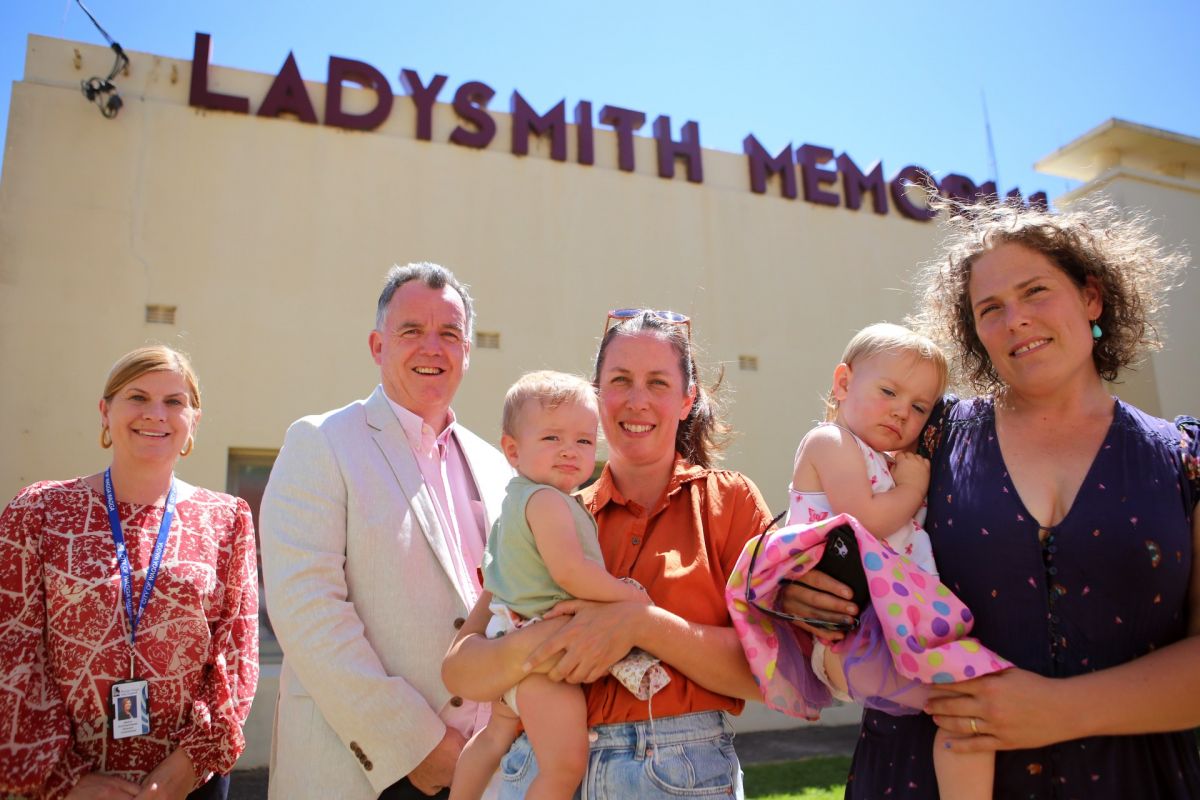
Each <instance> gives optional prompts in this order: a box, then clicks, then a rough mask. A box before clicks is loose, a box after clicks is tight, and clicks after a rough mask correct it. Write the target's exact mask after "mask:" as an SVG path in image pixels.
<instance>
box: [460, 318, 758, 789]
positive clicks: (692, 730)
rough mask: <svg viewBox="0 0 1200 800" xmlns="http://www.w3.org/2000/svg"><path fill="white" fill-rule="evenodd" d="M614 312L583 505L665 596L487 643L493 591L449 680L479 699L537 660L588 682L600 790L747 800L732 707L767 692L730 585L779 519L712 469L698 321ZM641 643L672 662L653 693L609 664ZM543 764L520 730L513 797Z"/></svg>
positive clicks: (736, 479) (713, 426)
mask: <svg viewBox="0 0 1200 800" xmlns="http://www.w3.org/2000/svg"><path fill="white" fill-rule="evenodd" d="M614 321H615V323H616V324H613V325H612V326H611V327H607V329H606V331H605V334H604V338H603V339H602V340H601V344H600V350H599V352H598V353H597V356H596V372H595V383H596V386H597V389H598V392H599V399H600V420H601V424H602V426H603V429H604V434H605V437H606V438H607V440H608V443H609V462H608V464H607V465H606V466H605V468H604V472H603V473H602V474H601V476H600V479H599V480H598V481H597V482H596V483H595V484H593V485H592V486H590V487H588V488H587V489H586V490H584V492H583V499H584V503H585V504H586V505H587V507H588V510H589V511H591V512H592V514H593V515H595V517H596V521H597V524H598V526H599V536H600V547H601V550H602V551H603V554H604V561H605V565H606V566H607V567H608V570H609V572H611V573H612V574H613V575H616V576H617V577H629V578H633V579H634V580H637V581H638V582H639V583H641V584H642V585H643V586H645V587H646V590H647V592H648V593H649V595H650V598H651V599H652V600H653V601H654V605H653V606H646V605H644V604H639V603H632V602H630V603H604V604H597V603H589V602H587V601H581V600H571V601H567V602H565V603H562V604H560V606H559V607H557V608H556V609H555V610H554V611H552V612H551V613H550V614H549V615H547V616H548V618H550V617H560V619H558V620H557V621H555V620H552V619H548V621H547V622H544V623H539V624H538V625H533V626H529V627H527V628H523V629H522V630H521V631H518V632H517V633H515V634H511V635H509V636H505V637H503V638H502V639H494V640H487V639H485V638H484V637H483V636H482V635H480V634H482V632H483V630H484V628H485V626H486V622H487V618H488V616H489V614H490V612H489V611H488V609H487V604H488V601H489V599H490V598H489V597H488V596H487V595H486V594H485V595H484V597H483V598H482V599H481V600H480V603H479V605H477V606H476V608H475V610H474V611H473V612H472V615H471V618H470V619H469V620H468V621H467V624H466V625H464V626H463V628H462V630H461V631H460V634H459V638H458V639H457V640H456V642H455V644H454V646H453V647H452V648H451V651H450V653H449V654H447V658H446V662H445V664H444V666H443V677H444V679H445V680H446V685H447V686H448V687H449V688H450V689H451V691H453V692H455V693H456V694H461V695H463V696H466V697H470V698H473V699H478V700H481V701H482V700H493V699H495V698H497V697H499V696H500V695H501V694H502V693H503V692H504V691H505V690H506V689H508V688H509V687H510V686H513V685H515V684H516V683H517V682H518V681H520V679H521V678H522V677H523V676H524V675H525V670H524V669H523V665H525V664H529V665H533V666H534V667H535V668H539V669H548V674H549V675H550V677H552V678H554V679H557V680H566V681H570V682H572V683H586V684H589V685H588V686H587V702H588V725H589V727H590V729H591V730H590V734H589V737H588V738H589V741H590V755H589V763H588V770H587V775H586V777H585V779H584V783H585V786H586V796H588V797H638V798H654V797H672V796H677V795H678V794H680V793H683V794H689V795H691V794H708V793H712V794H723V795H726V796H730V795H732V796H734V797H738V798H740V797H742V778H741V768H740V766H739V764H738V761H737V756H736V755H735V754H734V751H733V746H732V739H733V735H732V729H731V727H730V725H729V723H728V721H727V720H726V718H725V715H726V713H730V712H731V713H734V714H736V713H740V712H741V710H742V707H743V706H744V705H745V701H744V699H743V698H757V697H758V696H759V694H758V689H757V687H756V685H755V683H754V678H753V677H752V675H751V673H750V670H749V667H748V666H747V664H746V659H745V656H744V655H743V653H742V650H741V647H740V645H739V644H738V639H737V636H736V634H735V633H734V631H733V628H732V627H731V622H730V619H729V613H728V611H727V609H726V606H725V581H726V579H727V578H728V576H729V573H730V571H731V570H732V569H733V566H734V564H735V563H736V561H737V558H738V556H739V554H740V553H741V551H742V547H743V545H744V544H745V543H746V540H748V539H749V538H751V537H752V536H754V535H756V534H758V533H760V532H761V531H763V530H764V529H765V528H766V527H767V526H768V525H770V522H771V515H770V512H769V511H768V510H767V505H766V503H765V502H764V501H763V499H762V496H761V495H760V494H759V492H758V489H757V488H756V487H755V486H754V484H753V483H751V482H750V480H749V479H747V478H746V477H745V476H743V475H741V474H739V473H736V472H732V471H728V470H719V469H714V468H713V467H712V464H713V462H714V461H715V459H716V457H717V454H718V452H719V449H720V445H721V440H722V438H723V434H724V433H725V430H726V428H725V426H724V424H723V423H722V422H721V421H720V419H719V417H718V414H717V409H716V406H715V404H714V402H713V399H712V398H711V396H710V395H709V394H708V393H707V392H705V390H704V388H703V387H702V386H701V385H700V382H699V371H698V369H697V367H696V364H695V361H694V360H693V357H692V344H691V323H690V321H689V320H688V319H687V318H686V317H684V316H683V315H681V314H676V313H674V312H668V311H643V310H633V309H627V310H621V311H614V312H610V314H609V319H608V323H609V324H611V323H613V322H614ZM633 647H640V648H641V649H643V650H645V651H647V652H649V653H650V654H651V655H654V656H656V657H658V658H660V659H661V660H662V662H663V664H664V665H665V666H666V667H667V670H668V673H669V674H670V678H671V680H670V682H669V683H668V684H667V685H666V687H665V688H663V689H662V690H661V691H659V692H658V693H657V694H655V695H654V696H653V698H652V699H651V700H650V701H641V700H637V699H636V698H635V697H634V696H633V695H632V694H631V693H630V692H629V691H628V690H626V689H625V688H624V687H622V686H621V685H620V684H619V683H618V682H617V680H616V679H615V678H613V677H611V676H609V675H608V672H607V670H608V667H609V666H611V665H612V664H614V663H615V662H616V661H618V660H619V659H620V658H622V657H623V656H624V655H625V654H626V653H628V652H629V650H630V649H632V648H633ZM555 659H557V663H555ZM651 703H652V704H653V708H651ZM651 711H653V719H652V720H651ZM536 769H537V764H536V759H535V758H534V756H533V753H532V749H531V748H530V746H529V742H528V740H527V739H526V738H525V737H524V736H522V737H521V738H520V739H518V740H517V743H516V744H514V745H513V747H512V749H511V750H510V751H509V753H508V755H507V756H506V757H505V758H504V760H503V762H502V764H501V773H502V777H503V785H502V788H501V793H500V797H501V798H502V800H504V799H505V798H517V797H522V796H523V795H524V791H525V788H526V787H527V786H528V785H529V783H530V781H531V780H532V778H533V776H534V775H535V774H536Z"/></svg>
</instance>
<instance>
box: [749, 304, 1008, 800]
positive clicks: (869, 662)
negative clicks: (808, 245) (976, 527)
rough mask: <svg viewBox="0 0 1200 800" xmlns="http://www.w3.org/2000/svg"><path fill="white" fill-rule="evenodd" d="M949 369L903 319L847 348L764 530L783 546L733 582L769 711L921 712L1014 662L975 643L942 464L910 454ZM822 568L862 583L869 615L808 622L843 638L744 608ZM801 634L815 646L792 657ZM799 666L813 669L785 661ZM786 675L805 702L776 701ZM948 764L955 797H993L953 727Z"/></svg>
mask: <svg viewBox="0 0 1200 800" xmlns="http://www.w3.org/2000/svg"><path fill="white" fill-rule="evenodd" d="M947 373H948V368H947V364H946V359H945V357H944V356H943V355H942V353H941V351H940V350H939V349H938V348H937V346H936V345H935V344H934V343H933V342H931V341H930V340H928V339H927V338H925V337H923V336H920V335H918V334H916V333H914V332H912V331H910V330H908V329H907V328H903V327H901V326H899V325H889V324H886V323H881V324H876V325H871V326H869V327H867V328H865V329H863V330H862V331H860V332H859V333H858V334H856V335H855V336H854V338H853V339H851V341H850V343H849V345H847V347H846V350H845V352H844V353H843V355H842V359H841V362H840V363H839V364H838V365H837V367H836V369H835V370H834V373H833V387H832V389H831V390H830V392H829V395H828V397H827V399H826V406H827V410H826V418H825V421H824V422H822V423H820V424H818V425H817V426H816V427H815V428H813V429H812V430H811V431H809V432H808V433H807V434H806V435H805V436H804V438H803V439H802V440H801V441H800V445H799V448H798V449H797V451H796V461H795V470H794V473H793V475H792V482H791V486H790V487H789V493H788V494H789V508H788V527H785V528H783V529H781V530H779V531H774V532H771V533H769V534H764V536H763V537H762V539H763V541H770V544H767V545H766V546H765V548H764V547H763V542H761V541H760V542H755V541H752V542H751V543H749V544H748V545H747V547H746V552H745V553H743V556H742V560H741V561H740V562H739V564H738V569H737V570H736V571H735V574H734V577H733V578H731V580H730V584H729V588H730V593H729V598H730V603H731V609H732V610H733V616H734V623H735V628H737V629H738V632H739V634H741V636H742V642H743V646H744V647H746V648H747V655H748V656H749V660H750V662H751V667H752V669H753V670H754V671H755V674H756V677H758V678H759V683H760V687H762V688H763V690H764V696H765V698H766V699H767V702H768V705H773V707H779V708H781V710H784V711H787V712H789V713H793V714H800V715H804V716H815V714H816V713H817V711H818V710H819V708H820V707H821V706H823V705H827V704H828V703H829V702H830V701H829V697H828V695H829V694H832V696H833V697H836V698H838V699H840V700H844V701H856V702H859V703H862V704H863V705H865V706H867V707H869V708H875V709H879V710H882V711H886V712H887V713H890V714H901V715H903V714H915V713H917V712H919V711H920V710H921V709H922V708H923V706H924V704H925V701H926V699H927V698H928V696H929V690H928V687H929V685H930V684H931V683H941V682H947V683H949V682H953V681H956V680H963V679H966V678H968V677H975V676H979V675H983V674H987V673H989V672H994V671H997V670H999V669H1004V668H1006V667H1007V666H1009V664H1008V663H1007V662H1006V661H1004V660H1003V659H1001V658H999V657H998V656H996V655H995V654H993V653H990V652H989V651H987V650H986V649H985V648H983V647H982V646H980V645H979V644H978V642H977V641H975V640H973V639H969V638H967V637H966V636H965V634H966V632H967V631H969V630H970V627H971V623H972V622H973V619H972V617H971V615H970V612H969V611H968V610H967V609H966V607H965V606H963V605H962V603H961V602H960V601H958V599H957V598H955V597H954V596H953V594H952V593H951V592H950V590H949V589H948V588H946V587H945V586H943V585H942V584H941V583H940V582H938V581H937V567H936V565H935V563H934V559H933V551H932V548H931V546H930V541H929V536H928V534H927V533H926V532H925V531H924V529H923V528H922V527H921V521H922V519H923V517H924V512H925V508H924V506H925V495H926V492H927V491H928V488H929V462H928V461H927V460H926V459H924V458H922V457H921V456H918V455H916V454H915V453H912V452H909V451H910V450H911V449H912V448H913V446H914V445H915V443H916V441H917V438H918V437H919V436H920V434H921V431H922V430H923V429H924V427H925V423H926V422H927V421H928V419H929V415H930V412H932V410H933V406H934V404H935V403H936V402H937V400H938V398H939V397H940V396H941V395H942V393H943V392H944V391H945V388H946V383H947ZM818 547H819V549H817V548H818ZM760 549H762V550H763V552H762V553H761V554H759V552H758V551H759V550H760ZM756 558H757V563H758V565H759V566H754V564H755V559H756ZM813 568H816V569H820V570H822V571H825V572H826V573H828V574H831V575H832V576H833V577H835V578H837V579H838V580H841V581H842V582H843V583H846V584H847V585H849V586H851V588H852V589H855V600H854V602H855V604H856V605H858V607H859V617H858V618H857V619H850V618H846V619H845V620H843V621H840V622H828V621H825V620H821V619H812V618H806V619H804V620H802V621H803V622H805V623H807V624H808V625H809V626H810V627H815V628H818V629H824V630H829V631H837V632H840V633H843V634H844V637H843V638H842V639H841V640H840V641H837V642H825V641H822V640H821V639H820V638H819V637H812V638H811V640H809V639H808V637H807V634H806V633H804V631H802V630H801V629H798V628H795V627H792V626H787V627H788V628H790V630H789V631H787V635H786V636H783V635H779V634H780V633H781V632H780V631H779V630H778V629H777V628H774V627H772V625H773V623H771V622H770V621H769V620H767V619H765V618H763V617H762V616H761V615H760V616H753V615H754V614H756V613H757V611H758V610H761V609H762V608H763V606H762V605H761V603H760V604H759V605H757V606H754V607H751V606H750V605H749V604H748V603H747V602H746V601H743V600H742V597H741V594H742V593H743V592H745V597H746V599H747V600H749V599H750V598H752V597H753V598H756V599H757V601H762V600H763V599H764V598H765V597H767V596H768V592H767V588H768V587H767V586H766V584H767V583H768V582H771V583H773V588H777V586H778V584H779V583H786V582H787V581H789V580H793V579H795V578H796V577H799V575H801V574H803V572H806V571H807V570H809V569H813ZM835 570H837V571H835ZM856 586H857V587H860V588H855V587H856ZM764 629H770V631H771V634H772V635H771V636H770V637H768V638H769V639H770V641H771V642H772V644H773V648H774V649H772V650H771V653H772V658H771V660H770V661H769V662H764V660H763V656H762V653H763V652H765V650H766V649H768V648H763V647H762V644H763V642H764V639H763V638H762V636H761V634H760V633H759V632H760V631H762V630H764ZM797 635H798V636H799V637H801V638H803V640H804V644H803V645H801V646H799V647H793V648H792V649H790V650H789V649H787V645H794V644H795V643H796V642H795V638H796V636H797ZM781 639H785V640H786V641H785V642H784V645H781V644H780V640H781ZM797 658H801V659H805V660H807V661H808V662H809V663H808V664H806V665H805V664H802V665H797V664H795V663H785V662H788V661H795V660H796V659H797ZM809 666H811V671H809V669H808V667H809ZM784 675H787V676H789V677H787V678H783V677H781V676H784ZM811 676H815V677H816V679H818V680H819V681H820V683H821V684H824V686H819V685H817V684H816V682H815V681H812V679H811ZM780 680H790V681H793V682H794V683H795V684H796V687H795V692H796V695H797V696H796V698H795V699H794V702H792V703H789V704H787V705H782V704H779V703H772V700H771V695H772V694H775V695H776V696H778V692H777V691H775V690H773V689H769V688H768V686H769V685H770V684H771V682H772V681H775V682H779V681H780ZM826 688H827V689H828V691H826ZM934 765H935V768H936V771H937V777H938V786H939V791H940V794H941V796H942V797H947V798H955V800H959V798H968V800H969V799H970V798H990V797H991V795H992V778H993V772H994V766H995V761H994V757H993V756H992V755H991V754H989V753H978V754H963V753H961V752H957V751H953V750H951V749H950V748H949V747H947V743H946V734H944V732H943V731H941V730H940V729H939V731H938V738H937V739H936V741H935V752H934Z"/></svg>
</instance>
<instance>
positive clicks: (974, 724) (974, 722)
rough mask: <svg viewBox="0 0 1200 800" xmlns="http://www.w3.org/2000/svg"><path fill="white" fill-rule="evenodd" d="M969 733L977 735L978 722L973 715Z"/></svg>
mask: <svg viewBox="0 0 1200 800" xmlns="http://www.w3.org/2000/svg"><path fill="white" fill-rule="evenodd" d="M971 734H972V735H974V736H978V735H979V723H978V721H977V720H976V719H975V718H974V717H971Z"/></svg>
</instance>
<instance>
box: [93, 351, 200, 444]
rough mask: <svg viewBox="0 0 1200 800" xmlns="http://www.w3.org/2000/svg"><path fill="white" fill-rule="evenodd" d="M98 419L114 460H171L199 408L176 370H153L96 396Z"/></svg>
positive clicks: (188, 433) (193, 427)
mask: <svg viewBox="0 0 1200 800" xmlns="http://www.w3.org/2000/svg"><path fill="white" fill-rule="evenodd" d="M100 421H101V423H102V424H103V425H105V426H106V427H108V429H109V433H110V435H111V436H112V446H113V457H114V460H117V459H122V460H124V459H132V460H133V461H135V462H144V463H158V464H164V463H167V462H170V463H171V464H174V462H175V460H176V459H178V458H179V453H180V451H181V450H183V449H184V448H185V447H186V446H187V439H188V437H189V436H191V435H193V434H194V433H195V431H196V424H197V423H198V422H199V421H200V411H199V410H198V409H196V408H194V407H193V406H192V400H191V393H190V391H189V388H188V383H187V381H186V380H185V379H184V377H183V376H182V375H180V374H179V373H178V372H173V371H171V370H154V371H153V372H144V373H142V374H141V375H139V376H137V377H136V378H133V379H132V380H130V381H129V382H128V383H126V384H125V385H124V386H121V387H120V388H119V389H117V391H116V392H115V393H114V394H113V396H112V397H111V398H109V399H102V400H101V401H100Z"/></svg>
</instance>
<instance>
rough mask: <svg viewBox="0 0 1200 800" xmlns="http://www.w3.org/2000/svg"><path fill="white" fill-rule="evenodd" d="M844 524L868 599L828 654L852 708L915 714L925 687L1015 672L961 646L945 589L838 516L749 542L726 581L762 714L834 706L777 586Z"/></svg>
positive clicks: (958, 621) (956, 613)
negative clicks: (781, 605) (838, 667)
mask: <svg viewBox="0 0 1200 800" xmlns="http://www.w3.org/2000/svg"><path fill="white" fill-rule="evenodd" d="M843 524H846V525H849V526H850V527H851V528H852V529H853V531H854V538H855V541H857V543H858V549H859V553H860V560H861V562H862V567H863V571H864V572H865V573H866V578H867V586H868V588H869V590H870V602H869V604H868V606H867V608H866V609H863V610H862V613H861V615H860V619H859V626H858V628H857V629H856V630H854V631H852V632H850V633H848V634H847V635H846V637H845V638H844V639H842V640H841V641H840V642H838V643H836V644H833V645H831V649H832V650H833V652H835V653H837V654H839V655H840V656H841V658H842V661H843V666H844V671H845V673H846V680H847V683H848V685H849V689H850V691H849V694H850V696H851V698H852V699H853V700H855V701H856V702H859V703H862V704H863V705H865V706H867V707H868V708H874V709H878V710H880V711H884V712H887V713H889V714H897V715H903V714H915V713H917V712H919V711H920V710H921V709H922V708H923V707H924V705H925V701H926V700H927V699H928V697H929V686H930V685H931V684H939V683H952V682H955V681H961V680H966V679H968V678H974V677H979V676H981V675H987V674H989V673H992V672H997V671H999V670H1002V669H1007V668H1008V667H1011V666H1012V664H1010V663H1009V662H1008V661H1006V660H1005V659H1003V658H1001V657H1000V656H998V655H996V654H995V653H993V652H991V651H990V650H988V649H987V648H985V647H983V646H982V645H981V644H980V643H979V641H978V640H976V639H973V638H970V637H968V636H967V634H968V633H969V632H970V630H971V627H972V625H973V624H974V618H973V617H972V616H971V612H970V610H968V609H967V607H966V606H965V605H964V604H963V602H962V601H961V600H959V599H958V598H957V597H956V596H955V595H954V593H953V592H951V591H950V589H949V588H947V587H946V586H945V584H943V583H942V582H941V581H939V580H938V579H937V578H936V577H934V576H933V575H930V574H929V573H927V572H924V571H923V570H922V569H921V568H920V567H918V566H917V565H916V564H914V563H913V562H912V561H910V560H909V559H908V558H907V557H905V556H902V555H899V554H898V553H896V552H895V551H894V550H892V549H891V548H890V547H889V546H888V545H887V543H886V542H882V541H880V540H879V539H876V538H875V537H874V536H872V535H871V533H870V532H868V531H867V529H866V528H864V527H863V526H862V525H860V524H859V523H858V520H856V519H855V518H854V517H852V516H850V515H849V514H839V515H837V516H833V517H829V518H828V519H823V520H820V521H817V522H812V523H808V524H803V525H788V526H787V527H784V528H779V529H778V530H774V531H768V532H766V533H764V534H762V535H760V536H757V537H755V538H753V539H751V540H749V541H748V542H747V543H746V546H745V548H744V549H743V550H742V554H741V556H740V557H739V558H738V562H737V565H736V567H735V568H734V571H733V573H732V574H731V575H730V576H729V581H728V583H727V585H726V587H725V598H726V602H727V604H728V606H729V612H730V615H731V616H732V618H733V627H734V629H735V630H736V631H737V634H738V638H739V639H741V643H742V649H743V650H745V652H746V658H747V660H748V661H749V662H750V669H751V671H752V672H753V673H754V677H755V680H757V681H758V687H759V690H760V691H761V692H762V696H763V701H764V702H765V703H766V704H767V706H769V707H770V708H773V709H775V710H776V711H783V712H784V713H787V714H790V715H791V716H795V717H803V718H805V719H810V720H815V719H818V718H819V716H820V712H821V709H822V708H825V707H827V706H829V705H831V704H832V702H833V698H832V696H831V694H830V691H829V688H828V687H827V686H825V684H823V683H822V682H821V681H820V680H819V679H818V678H817V677H816V675H815V674H814V673H813V669H812V664H811V661H810V659H811V656H812V650H813V639H812V636H811V634H809V633H808V632H807V631H804V630H801V629H800V628H799V627H797V626H795V625H793V624H792V622H791V618H790V617H788V615H786V614H784V613H783V612H781V611H778V610H776V608H775V603H776V600H777V594H778V593H779V589H780V587H781V586H782V585H784V584H785V583H786V582H787V581H794V580H796V579H798V578H800V577H801V576H802V575H804V573H806V572H808V571H809V570H810V569H812V568H813V567H814V566H815V565H816V564H817V562H819V561H820V560H821V556H822V555H823V554H824V552H825V539H826V535H827V534H828V533H829V532H830V531H832V530H833V529H834V528H836V527H838V526H840V525H843ZM752 569H753V574H751V570H752Z"/></svg>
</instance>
